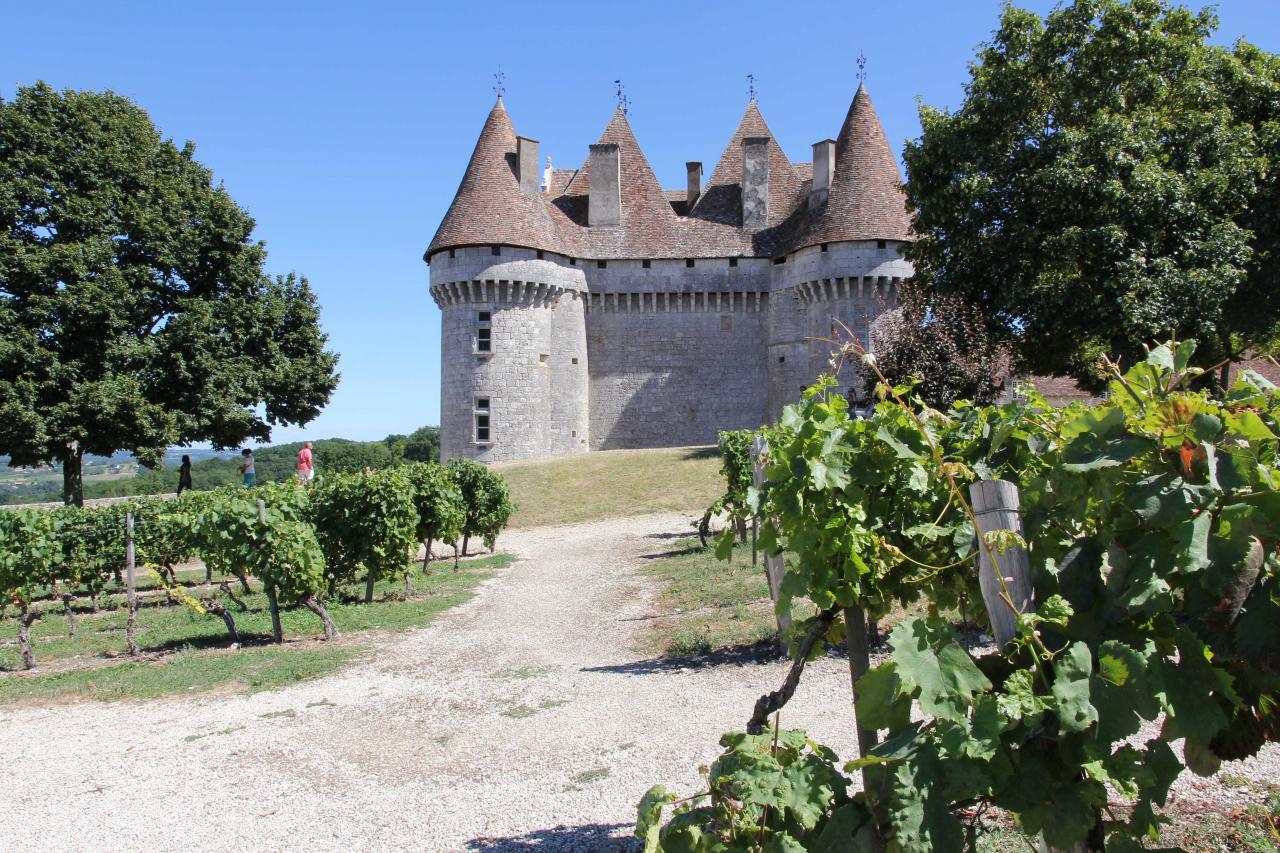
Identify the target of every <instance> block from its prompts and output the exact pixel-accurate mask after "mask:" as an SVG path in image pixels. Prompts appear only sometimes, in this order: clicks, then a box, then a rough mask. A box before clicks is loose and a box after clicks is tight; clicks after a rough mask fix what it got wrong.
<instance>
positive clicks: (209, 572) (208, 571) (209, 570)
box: [204, 563, 213, 583]
mask: <svg viewBox="0 0 1280 853" xmlns="http://www.w3.org/2000/svg"><path fill="white" fill-rule="evenodd" d="M204 582H205V583H213V567H212V566H210V565H209V564H208V563H206V564H205V567H204Z"/></svg>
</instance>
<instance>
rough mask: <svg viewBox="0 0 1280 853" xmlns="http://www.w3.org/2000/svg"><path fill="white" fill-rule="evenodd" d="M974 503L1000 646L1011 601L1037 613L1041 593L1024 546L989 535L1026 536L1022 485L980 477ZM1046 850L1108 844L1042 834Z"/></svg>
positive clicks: (981, 565)
mask: <svg viewBox="0 0 1280 853" xmlns="http://www.w3.org/2000/svg"><path fill="white" fill-rule="evenodd" d="M969 501H970V503H971V504H972V506H973V516H974V519H975V520H976V521H977V522H978V586H979V587H981V588H982V601H983V603H984V604H986V606H987V615H988V616H989V617H990V618H991V630H992V633H993V634H994V635H995V639H996V644H997V645H998V646H999V647H1000V648H1004V647H1005V645H1007V644H1008V643H1009V641H1010V640H1012V639H1013V638H1014V637H1015V636H1016V635H1017V633H1018V617H1017V615H1016V614H1015V613H1014V611H1013V609H1012V608H1010V606H1009V605H1010V603H1012V604H1013V607H1015V608H1017V611H1018V612H1019V613H1035V611H1036V601H1035V592H1034V590H1033V588H1032V586H1031V558H1030V556H1029V555H1028V554H1027V551H1026V549H1025V548H1023V547H1022V546H1021V545H1015V546H1013V547H1011V548H1009V549H1007V550H1005V551H1003V552H997V551H996V549H995V548H993V547H992V546H991V545H990V544H989V543H988V542H987V539H986V535H987V534H988V533H990V532H992V531H1001V530H1007V531H1012V532H1013V533H1016V534H1017V535H1018V538H1019V539H1022V538H1023V531H1022V501H1021V498H1020V497H1019V495H1018V487H1017V486H1016V485H1014V484H1013V483H1010V482H1008V481H1007V480H979V481H978V482H976V483H974V484H973V485H971V486H969ZM1023 541H1025V539H1024V540H1023ZM1001 579H1003V580H1004V583H1003V584H1002V583H1001V582H1000V581H1001ZM1006 595H1007V596H1008V598H1007V599H1006ZM1100 820H1101V815H1097V816H1096V817H1095V828H1100V827H1101V823H1100ZM1040 849H1042V850H1045V851H1047V853H1091V851H1095V850H1102V849H1103V848H1102V845H1101V843H1100V842H1095V843H1089V842H1084V841H1081V842H1077V843H1076V844H1075V845H1074V846H1073V847H1071V848H1069V849H1066V850H1064V849H1062V848H1059V847H1051V846H1049V845H1048V844H1047V843H1046V842H1045V841H1044V839H1043V838H1041V840H1040Z"/></svg>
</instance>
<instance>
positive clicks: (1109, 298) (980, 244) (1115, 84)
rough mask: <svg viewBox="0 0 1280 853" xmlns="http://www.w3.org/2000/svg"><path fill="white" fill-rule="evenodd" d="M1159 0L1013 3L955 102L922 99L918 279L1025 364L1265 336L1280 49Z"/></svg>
mask: <svg viewBox="0 0 1280 853" xmlns="http://www.w3.org/2000/svg"><path fill="white" fill-rule="evenodd" d="M1216 25H1217V21H1216V18H1215V16H1214V15H1213V14H1212V12H1210V11H1204V12H1200V13H1194V12H1192V11H1189V10H1187V9H1185V8H1181V7H1171V6H1170V5H1169V4H1167V3H1165V2H1161V0H1132V2H1121V0H1077V2H1074V3H1072V4H1070V5H1068V6H1065V7H1063V8H1060V9H1057V10H1055V11H1054V12H1052V13H1050V14H1049V15H1048V16H1047V17H1046V18H1044V19H1041V18H1040V16H1039V15H1037V14H1035V13H1033V12H1029V11H1026V10H1023V9H1018V8H1014V7H1006V9H1005V10H1004V12H1003V13H1002V15H1001V18H1000V25H999V29H998V30H997V31H996V33H995V35H994V38H993V39H992V41H991V43H990V44H987V45H985V46H984V47H982V48H981V49H980V51H979V53H978V57H977V60H976V61H975V62H974V64H973V65H972V70H971V79H970V81H969V83H968V84H967V86H966V96H965V100H964V102H963V104H962V106H961V107H960V108H959V109H958V110H956V111H955V112H946V111H943V110H939V109H935V108H932V107H923V108H922V109H921V113H920V119H921V124H922V126H923V133H922V135H921V137H920V138H919V139H918V140H915V141H913V142H911V143H909V144H908V145H907V148H906V151H905V154H904V158H905V160H906V165H907V173H908V180H907V183H906V187H905V189H906V193H907V197H908V200H909V203H910V205H911V207H912V208H913V209H915V210H916V211H917V215H916V220H915V228H916V231H917V232H918V234H919V239H918V240H917V241H916V242H915V243H914V244H912V245H911V246H910V247H909V248H908V250H907V255H908V257H909V258H910V259H911V260H912V261H913V262H914V263H915V268H916V279H917V281H918V282H920V283H921V284H922V285H923V286H924V287H925V288H927V289H929V290H931V291H935V292H943V293H953V294H957V295H959V296H961V297H962V298H963V299H965V300H966V301H967V302H971V303H973V304H975V305H977V306H978V307H979V308H981V309H982V310H983V312H984V313H985V314H986V316H987V317H989V319H990V322H991V323H992V328H993V330H994V331H995V332H996V333H997V335H998V336H999V337H1001V338H1002V339H1005V340H1008V341H1011V342H1012V343H1013V344H1014V345H1015V355H1016V356H1017V358H1018V360H1019V361H1020V362H1021V364H1022V365H1023V366H1024V367H1027V368H1029V369H1030V370H1032V371H1034V372H1037V373H1047V374H1055V375H1069V376H1073V377H1075V378H1077V379H1079V380H1081V381H1082V382H1084V383H1085V384H1086V385H1087V386H1089V387H1092V388H1095V389H1096V388H1100V387H1101V386H1102V385H1103V384H1105V383H1104V381H1103V379H1102V374H1101V372H1100V368H1099V367H1098V363H1099V360H1100V357H1101V356H1102V355H1103V354H1104V353H1109V354H1111V355H1112V356H1119V357H1120V358H1121V359H1122V360H1123V362H1124V363H1126V364H1133V363H1137V362H1140V361H1141V360H1142V358H1143V343H1144V342H1146V341H1149V340H1152V339H1160V338H1164V337H1168V336H1169V335H1170V334H1174V335H1176V336H1178V337H1194V338H1197V339H1198V340H1199V341H1200V342H1201V345H1200V348H1199V349H1198V350H1197V355H1196V358H1197V363H1198V364H1199V365H1201V366H1210V365H1216V364H1219V363H1220V362H1223V361H1224V360H1236V359H1239V358H1240V357H1242V356H1243V355H1244V354H1245V353H1246V352H1247V351H1248V350H1250V349H1251V348H1255V347H1258V346H1264V345H1266V344H1267V342H1268V341H1269V340H1270V339H1271V338H1273V337H1274V334H1275V330H1276V328H1277V318H1280V294H1278V288H1277V287H1276V270H1277V261H1276V254H1275V250H1276V244H1277V235H1278V234H1280V224H1278V217H1280V214H1278V213H1277V212H1276V201H1277V186H1278V184H1277V181H1280V156H1278V153H1277V152H1280V146H1277V144H1276V143H1277V136H1278V135H1280V130H1277V127H1280V125H1278V124H1277V121H1278V120H1280V65H1277V61H1276V57H1275V56H1273V55H1270V54H1266V53H1264V52H1262V51H1259V50H1257V49H1256V48H1254V47H1251V46H1249V45H1247V44H1238V45H1236V46H1235V47H1234V48H1231V49H1228V48H1222V47H1216V46H1211V45H1209V44H1207V42H1206V39H1207V38H1208V37H1209V35H1210V34H1211V33H1212V32H1213V30H1214V28H1215V27H1216Z"/></svg>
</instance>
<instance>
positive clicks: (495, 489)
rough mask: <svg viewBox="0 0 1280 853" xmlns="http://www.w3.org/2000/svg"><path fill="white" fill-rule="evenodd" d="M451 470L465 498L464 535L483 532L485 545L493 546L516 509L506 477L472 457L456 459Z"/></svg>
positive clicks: (451, 464)
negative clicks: (472, 459) (474, 460)
mask: <svg viewBox="0 0 1280 853" xmlns="http://www.w3.org/2000/svg"><path fill="white" fill-rule="evenodd" d="M448 470H449V473H450V474H451V475H452V476H453V481H454V482H455V483H457V485H458V488H459V489H460V490H461V492H462V499H463V501H465V502H466V518H465V519H464V521H463V525H462V533H463V535H464V536H480V537H481V538H482V539H483V540H484V545H485V547H486V548H490V549H491V548H493V545H494V543H495V542H497V540H498V534H499V533H500V532H502V529H503V528H504V527H506V526H507V520H508V519H509V518H511V515H512V513H514V512H515V511H516V505H515V504H514V503H512V502H511V494H510V492H509V491H508V490H507V482H506V480H504V479H502V476H501V475H500V474H495V473H493V472H492V471H490V470H489V469H488V468H486V467H485V466H483V465H481V464H480V463H479V462H473V461H471V460H470V459H454V460H453V461H451V462H450V463H449V465H448Z"/></svg>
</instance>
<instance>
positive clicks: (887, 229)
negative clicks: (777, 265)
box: [795, 86, 911, 249]
mask: <svg viewBox="0 0 1280 853" xmlns="http://www.w3.org/2000/svg"><path fill="white" fill-rule="evenodd" d="M901 184H902V175H901V173H900V172H899V171H898V161H897V160H895V159H894V156H893V150H892V149H891V148H890V147H889V140H888V139H886V138H885V135H884V128H882V127H881V126H880V118H879V117H878V116H877V115H876V110H875V107H873V106H872V105H871V96H870V95H868V94H867V89H866V87H865V86H858V91H857V93H856V94H855V95H854V96H853V103H852V104H850V105H849V113H848V115H847V116H845V120H844V126H843V127H841V128H840V135H839V136H838V137H836V168H835V175H834V176H833V178H832V181H831V192H830V194H829V196H828V197H827V202H826V204H825V205H824V206H823V207H821V208H819V209H818V210H815V211H813V217H812V218H811V220H810V223H809V227H808V228H807V229H805V231H804V233H803V234H802V235H801V237H800V239H799V240H797V241H796V244H795V248H797V249H799V248H803V247H805V246H811V245H813V244H815V243H828V242H836V241H840V240H910V239H911V236H910V235H911V216H910V214H908V213H907V201H906V196H905V195H904V194H903V192H902V187H901Z"/></svg>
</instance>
